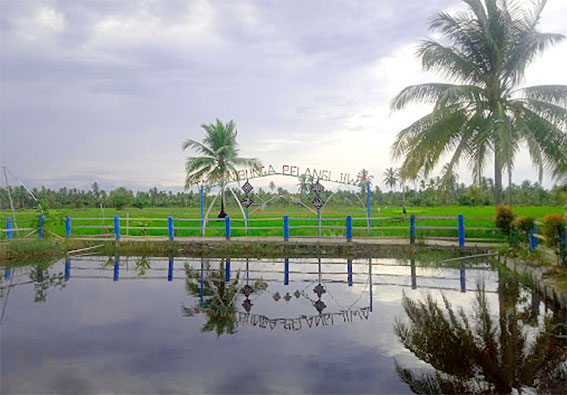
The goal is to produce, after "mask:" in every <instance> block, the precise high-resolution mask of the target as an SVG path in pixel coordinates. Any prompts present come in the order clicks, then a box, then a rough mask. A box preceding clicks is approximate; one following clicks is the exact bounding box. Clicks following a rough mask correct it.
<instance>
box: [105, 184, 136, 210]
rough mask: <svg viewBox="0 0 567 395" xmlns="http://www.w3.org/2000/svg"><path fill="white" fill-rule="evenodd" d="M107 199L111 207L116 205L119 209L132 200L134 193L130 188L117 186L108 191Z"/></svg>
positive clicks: (129, 203)
mask: <svg viewBox="0 0 567 395" xmlns="http://www.w3.org/2000/svg"><path fill="white" fill-rule="evenodd" d="M107 201H108V202H109V203H110V205H111V206H112V207H116V208H117V209H118V210H121V209H122V208H124V207H125V206H129V205H131V204H132V202H133V201H134V194H133V193H132V191H131V190H129V189H126V188H124V187H119V188H116V189H115V190H113V191H112V192H110V194H109V195H108V198H107Z"/></svg>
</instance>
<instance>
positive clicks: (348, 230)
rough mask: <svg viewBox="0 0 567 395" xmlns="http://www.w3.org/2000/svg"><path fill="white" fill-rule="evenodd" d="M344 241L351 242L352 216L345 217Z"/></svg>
mask: <svg viewBox="0 0 567 395" xmlns="http://www.w3.org/2000/svg"><path fill="white" fill-rule="evenodd" d="M346 239H347V241H352V216H350V215H347V217H346Z"/></svg>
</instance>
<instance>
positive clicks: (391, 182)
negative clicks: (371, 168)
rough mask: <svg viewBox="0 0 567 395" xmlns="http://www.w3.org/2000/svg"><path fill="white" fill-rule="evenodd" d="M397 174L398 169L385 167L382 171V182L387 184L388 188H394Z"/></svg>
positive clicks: (396, 182) (397, 179)
mask: <svg viewBox="0 0 567 395" xmlns="http://www.w3.org/2000/svg"><path fill="white" fill-rule="evenodd" d="M398 175H399V173H398V171H397V170H396V169H394V168H393V167H389V168H387V169H386V171H385V172H384V179H383V182H384V184H386V185H387V186H389V187H390V189H392V190H394V189H396V185H398V181H399V178H398Z"/></svg>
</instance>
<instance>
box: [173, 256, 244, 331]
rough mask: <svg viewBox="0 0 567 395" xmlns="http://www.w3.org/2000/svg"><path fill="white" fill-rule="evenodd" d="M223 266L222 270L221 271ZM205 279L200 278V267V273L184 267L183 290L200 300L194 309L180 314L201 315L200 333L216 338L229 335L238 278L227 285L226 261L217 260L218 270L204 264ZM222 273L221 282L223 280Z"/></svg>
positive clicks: (231, 326) (201, 273) (232, 326)
mask: <svg viewBox="0 0 567 395" xmlns="http://www.w3.org/2000/svg"><path fill="white" fill-rule="evenodd" d="M223 265H225V267H226V269H225V270H223ZM207 269H208V270H207V278H203V271H204V268H203V266H202V267H201V271H197V270H195V269H192V268H191V267H190V266H189V265H188V264H185V274H186V276H187V279H186V281H185V288H186V289H187V292H189V293H190V294H191V295H193V296H195V297H199V298H200V302H199V304H198V305H197V306H193V307H186V306H183V314H184V315H186V316H189V317H191V316H194V315H195V314H197V313H204V314H205V315H206V316H207V322H206V323H205V325H204V326H203V328H202V330H203V332H210V331H215V332H216V333H217V335H219V336H220V335H222V334H233V333H235V332H236V309H235V305H236V297H237V296H238V293H239V287H238V280H239V276H238V275H237V276H236V278H235V279H234V280H232V281H230V260H225V259H221V260H220V261H219V269H218V270H212V269H210V268H209V265H208V261H207ZM223 271H225V278H224V279H223V278H222V277H223Z"/></svg>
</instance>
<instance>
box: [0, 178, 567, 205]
mask: <svg viewBox="0 0 567 395" xmlns="http://www.w3.org/2000/svg"><path fill="white" fill-rule="evenodd" d="M493 188H494V187H493V184H492V180H491V179H484V180H483V182H482V183H481V185H469V186H465V185H464V184H462V183H461V184H455V187H454V188H445V189H442V185H441V182H440V181H439V180H437V181H435V180H434V179H433V180H431V181H430V182H429V183H428V184H427V185H404V186H402V187H401V188H399V190H390V191H387V192H386V191H384V190H382V189H380V188H379V187H378V186H372V188H371V200H372V205H373V206H401V205H402V204H405V205H408V206H438V205H462V206H487V205H493V204H494V201H493V196H494V190H493ZM566 190H567V188H565V187H559V186H555V187H553V188H552V189H549V190H546V189H544V188H542V187H541V186H540V185H539V184H537V183H532V182H530V181H527V180H526V181H524V182H522V183H521V184H520V185H515V184H514V185H513V186H512V203H513V205H523V206H548V205H549V206H557V205H564V204H565V199H566V196H567V192H566ZM10 191H11V195H12V200H13V203H14V207H15V208H16V209H22V208H34V207H37V205H38V203H37V201H36V200H35V199H34V198H33V197H32V196H31V194H30V193H28V192H27V191H26V189H25V188H24V187H21V186H18V187H12V188H11V190H10ZM31 192H32V193H33V195H34V196H35V197H36V198H37V199H38V200H40V201H41V202H42V204H43V205H45V206H47V207H50V208H89V207H115V208H123V207H137V208H140V209H142V208H145V207H199V205H200V195H199V192H195V191H189V192H175V193H174V192H171V191H168V192H166V191H160V190H158V189H157V188H151V189H149V190H148V191H137V192H134V191H132V190H129V189H127V188H125V187H119V188H116V189H113V190H111V191H105V190H102V189H100V188H99V186H98V184H97V183H96V182H95V183H93V185H92V187H91V189H90V190H88V191H85V190H80V189H77V188H60V189H58V190H53V189H49V188H45V187H42V188H33V189H31ZM232 192H234V194H235V195H236V196H237V197H238V198H239V199H241V198H242V197H243V196H244V194H243V192H242V190H240V189H239V188H232V191H231V190H230V189H227V191H226V193H225V194H226V201H227V204H228V205H229V206H231V205H234V204H236V203H235V200H234V198H233V197H232ZM505 196H508V195H505ZM321 197H322V198H323V199H324V200H325V201H327V200H329V199H331V200H330V201H329V203H328V205H329V206H344V205H356V206H358V205H360V206H361V205H363V204H366V198H367V196H366V188H365V187H361V188H360V189H359V190H355V189H351V190H338V191H335V192H332V191H329V190H327V191H324V192H323V193H322V195H321ZM252 198H253V200H254V202H255V203H259V204H263V203H265V204H266V206H267V207H272V206H276V207H282V206H291V205H294V204H298V200H300V199H301V200H302V201H303V202H304V203H306V204H310V202H311V200H312V197H311V196H309V194H305V193H303V194H300V193H298V192H293V193H292V192H289V191H287V190H286V189H284V188H276V187H275V186H274V185H273V184H271V188H268V189H267V190H264V189H262V188H258V189H255V190H254V193H252ZM219 200H220V199H219ZM9 207H10V203H9V197H8V189H7V188H5V187H4V188H0V208H2V209H8V208H9Z"/></svg>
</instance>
